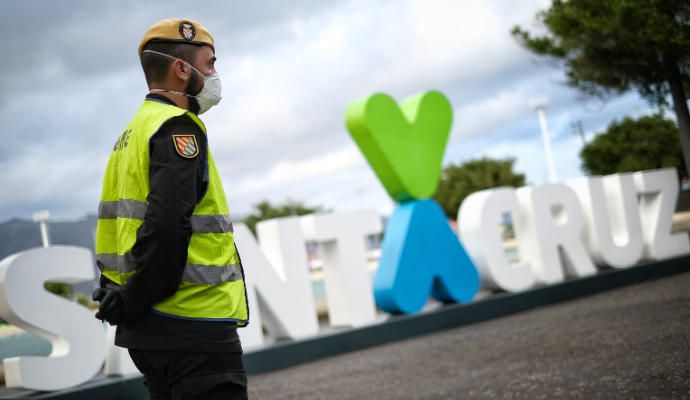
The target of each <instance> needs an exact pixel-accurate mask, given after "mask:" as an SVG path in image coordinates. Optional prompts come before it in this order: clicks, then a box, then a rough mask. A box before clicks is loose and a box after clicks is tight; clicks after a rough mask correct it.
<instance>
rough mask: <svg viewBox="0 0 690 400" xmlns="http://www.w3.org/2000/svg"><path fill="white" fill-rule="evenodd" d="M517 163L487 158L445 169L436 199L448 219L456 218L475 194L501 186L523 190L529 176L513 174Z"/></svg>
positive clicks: (510, 160) (511, 160)
mask: <svg viewBox="0 0 690 400" xmlns="http://www.w3.org/2000/svg"><path fill="white" fill-rule="evenodd" d="M514 163H515V160H514V159H512V158H508V159H503V160H494V159H490V158H486V157H485V158H480V159H478V160H471V161H467V162H465V163H463V164H459V165H452V164H451V165H449V166H447V167H445V168H444V169H443V173H442V174H441V182H440V183H439V185H438V190H437V191H436V195H435V196H434V198H435V199H436V201H438V203H439V204H440V205H441V207H443V211H445V213H446V215H447V216H448V218H455V217H456V216H457V214H458V208H459V207H460V204H461V203H462V201H463V200H465V198H466V197H467V196H469V195H470V194H471V193H474V192H476V191H479V190H484V189H491V188H494V187H498V186H523V185H524V184H525V175H524V174H517V173H515V172H513V164H514Z"/></svg>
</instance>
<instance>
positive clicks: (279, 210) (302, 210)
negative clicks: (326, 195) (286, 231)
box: [243, 199, 325, 235]
mask: <svg viewBox="0 0 690 400" xmlns="http://www.w3.org/2000/svg"><path fill="white" fill-rule="evenodd" d="M324 211H325V210H324V209H323V208H321V207H320V206H316V207H309V206H306V205H304V204H302V203H301V202H299V201H295V200H292V199H287V200H286V201H285V202H284V203H283V204H276V205H273V204H271V203H270V202H268V201H267V200H264V201H260V202H259V203H257V204H255V205H254V211H253V212H252V213H251V214H249V215H248V216H247V217H246V218H245V219H244V221H243V222H244V223H245V224H247V227H248V228H249V229H250V230H251V231H252V233H254V235H256V224H257V223H259V222H261V221H264V220H268V219H273V218H278V217H287V216H290V215H306V214H312V213H316V212H324Z"/></svg>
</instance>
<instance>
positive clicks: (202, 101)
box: [142, 50, 222, 115]
mask: <svg viewBox="0 0 690 400" xmlns="http://www.w3.org/2000/svg"><path fill="white" fill-rule="evenodd" d="M142 53H153V54H158V55H161V56H164V57H168V58H171V59H173V60H181V61H182V62H183V63H185V64H187V65H189V67H190V68H192V69H193V70H194V71H196V72H198V73H199V75H201V76H203V77H204V84H203V86H202V87H201V91H200V92H199V94H197V95H196V96H192V95H191V94H187V93H182V92H177V91H174V90H166V89H151V92H152V93H157V92H158V93H160V92H170V93H174V94H179V95H183V96H187V97H191V98H193V99H194V100H196V102H197V104H198V105H199V115H201V114H203V113H205V112H206V111H208V110H209V109H210V108H211V107H213V106H215V105H216V104H218V103H219V102H220V99H221V98H222V97H221V91H222V86H221V84H220V75H218V73H217V72H216V73H214V74H213V75H209V76H206V75H204V74H203V73H201V71H199V70H198V69H196V68H195V67H194V66H193V65H192V64H190V63H188V62H187V61H185V60H182V59H180V58H177V57H173V56H171V55H169V54H165V53H161V52H159V51H155V50H144V51H143V52H142Z"/></svg>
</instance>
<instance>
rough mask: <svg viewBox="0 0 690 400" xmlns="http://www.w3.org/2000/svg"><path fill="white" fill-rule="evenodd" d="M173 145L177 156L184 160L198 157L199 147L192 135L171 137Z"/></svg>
mask: <svg viewBox="0 0 690 400" xmlns="http://www.w3.org/2000/svg"><path fill="white" fill-rule="evenodd" d="M172 140H173V145H174V146H175V150H176V151H177V154H179V155H181V156H182V157H184V158H194V157H196V156H198V155H199V145H198V144H197V143H196V137H195V136H194V135H172Z"/></svg>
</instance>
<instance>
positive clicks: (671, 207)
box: [635, 168, 690, 260]
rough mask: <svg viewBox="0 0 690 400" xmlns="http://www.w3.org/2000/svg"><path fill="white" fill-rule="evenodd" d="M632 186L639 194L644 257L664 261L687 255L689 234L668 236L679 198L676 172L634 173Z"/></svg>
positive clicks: (680, 233)
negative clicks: (633, 185)
mask: <svg viewBox="0 0 690 400" xmlns="http://www.w3.org/2000/svg"><path fill="white" fill-rule="evenodd" d="M635 186H636V187H637V192H638V193H639V194H640V217H641V219H642V232H643V234H644V241H645V250H644V258H646V259H650V260H663V259H665V258H670V257H675V256H679V255H681V254H686V253H688V252H689V251H690V241H689V240H688V233H687V232H679V233H676V234H671V223H672V221H673V212H674V211H675V207H676V201H677V199H678V177H677V176H676V171H675V169H673V168H667V169H662V170H656V171H640V172H635Z"/></svg>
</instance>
